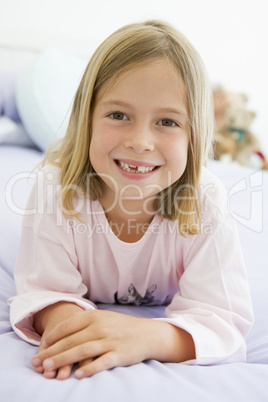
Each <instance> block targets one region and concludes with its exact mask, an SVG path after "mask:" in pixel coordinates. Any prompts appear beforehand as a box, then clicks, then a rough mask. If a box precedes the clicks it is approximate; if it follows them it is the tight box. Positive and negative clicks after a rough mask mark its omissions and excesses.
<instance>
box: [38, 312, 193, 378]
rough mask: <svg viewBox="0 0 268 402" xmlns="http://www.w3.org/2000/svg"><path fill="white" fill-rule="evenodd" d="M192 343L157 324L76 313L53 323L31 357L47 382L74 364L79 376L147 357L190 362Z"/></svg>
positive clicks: (167, 326) (108, 314)
mask: <svg viewBox="0 0 268 402" xmlns="http://www.w3.org/2000/svg"><path fill="white" fill-rule="evenodd" d="M185 341H186V343H187V342H188V346H189V347H190V349H189V348H187V345H186V344H185ZM191 341H192V338H191V336H190V335H189V334H188V333H186V332H185V331H183V330H181V329H179V328H175V327H173V326H172V325H170V324H167V323H165V322H162V321H157V320H151V319H145V318H135V317H131V316H127V315H124V314H120V313H114V312H110V311H102V310H94V311H87V312H81V313H78V314H75V315H74V316H73V317H72V318H71V319H67V320H65V321H63V322H61V323H60V324H58V325H57V326H56V327H55V328H54V329H52V330H51V331H50V332H49V333H48V334H47V336H44V337H43V339H42V347H43V348H44V349H43V350H41V351H40V352H39V353H38V354H37V355H36V356H35V358H33V359H39V361H40V363H41V365H42V367H43V369H44V371H45V373H46V377H47V378H51V377H52V376H54V375H55V374H54V373H55V371H56V370H59V371H58V373H59V374H58V375H60V377H61V378H62V379H63V378H67V377H69V375H70V373H69V371H68V370H69V368H70V367H72V365H73V364H74V363H77V362H80V368H79V369H78V370H76V372H75V376H76V378H83V377H88V376H92V375H93V374H96V373H98V372H100V371H103V370H107V369H111V368H113V367H117V366H128V365H132V364H135V363H139V362H141V361H143V360H146V359H151V358H154V359H157V360H159V361H182V360H186V359H187V357H188V356H189V358H194V356H193V353H192V352H193V351H194V349H192V346H193V342H192V343H191ZM185 351H188V355H187V353H186V354H185ZM184 356H187V357H186V359H185V358H184ZM65 372H66V374H63V373H65ZM50 373H53V374H51V377H50ZM60 373H61V374H60ZM67 374H68V376H67Z"/></svg>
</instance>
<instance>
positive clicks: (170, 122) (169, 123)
mask: <svg viewBox="0 0 268 402" xmlns="http://www.w3.org/2000/svg"><path fill="white" fill-rule="evenodd" d="M157 124H159V125H160V126H164V127H175V126H178V124H177V123H175V121H173V120H171V119H162V120H160V121H159V122H158V123H157Z"/></svg>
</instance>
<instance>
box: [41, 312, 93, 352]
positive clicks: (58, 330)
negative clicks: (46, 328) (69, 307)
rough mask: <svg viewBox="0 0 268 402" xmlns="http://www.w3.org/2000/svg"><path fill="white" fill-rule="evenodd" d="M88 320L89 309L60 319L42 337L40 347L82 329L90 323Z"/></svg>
mask: <svg viewBox="0 0 268 402" xmlns="http://www.w3.org/2000/svg"><path fill="white" fill-rule="evenodd" d="M90 322H91V317H90V311H86V312H81V313H77V314H75V315H74V316H73V317H71V318H68V319H67V320H65V321H62V322H61V323H59V324H58V325H56V327H55V328H54V329H52V330H51V331H50V332H49V333H48V334H47V335H46V336H45V337H44V339H42V344H41V345H42V348H44V349H47V348H48V347H50V346H51V345H54V344H55V343H56V342H58V341H59V340H61V339H63V338H66V337H67V336H70V335H73V334H75V333H77V332H79V331H81V330H83V329H84V328H86V327H87V326H89V325H90Z"/></svg>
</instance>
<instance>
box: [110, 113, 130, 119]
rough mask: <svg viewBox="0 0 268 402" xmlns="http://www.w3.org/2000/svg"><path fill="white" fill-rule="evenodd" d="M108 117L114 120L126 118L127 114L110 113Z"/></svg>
mask: <svg viewBox="0 0 268 402" xmlns="http://www.w3.org/2000/svg"><path fill="white" fill-rule="evenodd" d="M109 117H111V118H112V119H114V120H128V118H127V116H126V115H125V114H124V113H121V112H114V113H110V114H109Z"/></svg>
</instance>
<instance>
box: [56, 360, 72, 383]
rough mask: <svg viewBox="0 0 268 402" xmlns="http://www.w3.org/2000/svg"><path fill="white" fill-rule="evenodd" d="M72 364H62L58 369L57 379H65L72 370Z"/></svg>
mask: <svg viewBox="0 0 268 402" xmlns="http://www.w3.org/2000/svg"><path fill="white" fill-rule="evenodd" d="M72 368H73V365H72V364H68V365H67V366H63V367H61V368H59V369H58V374H57V377H56V378H57V380H66V379H67V378H69V377H70V375H71V372H72Z"/></svg>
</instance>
